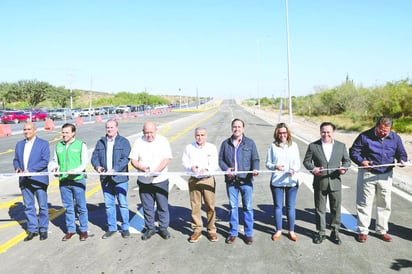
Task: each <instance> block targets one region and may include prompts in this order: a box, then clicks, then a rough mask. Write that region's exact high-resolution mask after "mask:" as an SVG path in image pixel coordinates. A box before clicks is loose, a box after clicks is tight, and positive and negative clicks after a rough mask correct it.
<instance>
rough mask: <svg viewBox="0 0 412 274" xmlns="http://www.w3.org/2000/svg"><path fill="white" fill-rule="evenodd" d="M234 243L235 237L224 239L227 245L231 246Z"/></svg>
mask: <svg viewBox="0 0 412 274" xmlns="http://www.w3.org/2000/svg"><path fill="white" fill-rule="evenodd" d="M234 241H236V236H229V237H227V238H226V243H227V244H233V243H234Z"/></svg>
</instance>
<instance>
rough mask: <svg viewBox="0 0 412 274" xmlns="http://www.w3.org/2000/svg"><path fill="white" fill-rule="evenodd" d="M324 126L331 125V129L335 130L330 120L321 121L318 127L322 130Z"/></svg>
mask: <svg viewBox="0 0 412 274" xmlns="http://www.w3.org/2000/svg"><path fill="white" fill-rule="evenodd" d="M324 126H331V127H332V129H333V131H335V129H336V126H335V125H334V124H333V123H331V122H323V123H322V124H320V127H319V129H320V130H322V128H323V127H324Z"/></svg>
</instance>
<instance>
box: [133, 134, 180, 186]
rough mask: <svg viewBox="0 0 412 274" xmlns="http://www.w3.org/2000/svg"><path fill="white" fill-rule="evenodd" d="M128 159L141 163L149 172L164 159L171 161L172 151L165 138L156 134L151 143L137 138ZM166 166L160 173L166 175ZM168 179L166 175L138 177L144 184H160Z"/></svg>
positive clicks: (143, 138) (142, 138)
mask: <svg viewBox="0 0 412 274" xmlns="http://www.w3.org/2000/svg"><path fill="white" fill-rule="evenodd" d="M129 158H130V159H132V160H136V161H139V162H141V163H142V165H143V166H147V167H149V168H150V170H151V171H153V170H155V169H156V168H157V167H158V166H159V164H160V163H161V162H162V161H163V160H164V159H172V158H173V156H172V149H171V148H170V144H169V141H168V140H167V138H166V137H164V136H162V135H159V134H157V135H156V138H155V139H154V140H153V141H152V142H148V141H146V139H145V137H144V136H142V137H140V138H138V139H137V140H136V141H135V142H134V144H133V147H132V151H131V152H130V155H129ZM167 171H168V167H167V166H166V167H165V168H164V169H163V170H162V171H161V173H167ZM167 179H168V176H167V174H160V175H159V176H156V177H152V176H139V177H138V180H139V182H141V183H144V184H151V183H153V184H155V183H160V182H163V181H165V180H167Z"/></svg>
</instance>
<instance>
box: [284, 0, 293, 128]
mask: <svg viewBox="0 0 412 274" xmlns="http://www.w3.org/2000/svg"><path fill="white" fill-rule="evenodd" d="M285 1H286V35H287V54H288V93H289V123H290V124H292V121H293V118H292V92H291V88H290V45H289V44H290V41H289V40H290V39H289V16H288V13H289V11H288V0H285Z"/></svg>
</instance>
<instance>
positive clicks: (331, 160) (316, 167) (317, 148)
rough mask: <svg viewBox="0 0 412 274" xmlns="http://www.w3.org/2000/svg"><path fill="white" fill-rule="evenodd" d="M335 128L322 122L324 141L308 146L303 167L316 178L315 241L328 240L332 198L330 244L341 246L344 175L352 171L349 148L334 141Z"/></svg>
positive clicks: (314, 183) (314, 188) (320, 140)
mask: <svg viewBox="0 0 412 274" xmlns="http://www.w3.org/2000/svg"><path fill="white" fill-rule="evenodd" d="M335 129H336V127H335V125H334V124H332V123H330V122H323V123H322V124H321V125H320V135H321V138H320V139H319V140H317V141H315V142H313V143H311V144H309V146H308V149H307V151H306V155H305V158H304V160H303V165H304V166H305V167H306V169H308V170H310V171H311V172H312V174H313V175H314V177H313V190H314V200H315V213H316V214H315V215H316V229H317V233H316V234H315V237H314V239H313V242H314V243H315V244H320V243H322V241H323V240H324V239H325V238H326V235H325V230H326V201H327V199H328V198H329V205H330V213H331V214H330V215H331V228H332V231H331V234H330V238H331V240H332V241H333V242H334V243H336V244H338V245H340V244H341V243H342V242H341V239H340V237H339V228H340V225H341V202H342V183H341V178H340V177H341V175H343V174H345V173H346V171H347V169H348V168H349V167H350V163H351V162H350V158H349V154H348V151H347V149H346V145H345V144H344V143H341V142H339V141H337V140H335V139H334V133H335Z"/></svg>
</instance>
